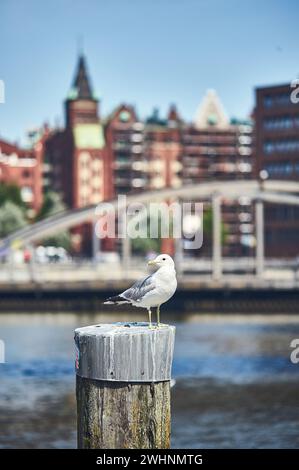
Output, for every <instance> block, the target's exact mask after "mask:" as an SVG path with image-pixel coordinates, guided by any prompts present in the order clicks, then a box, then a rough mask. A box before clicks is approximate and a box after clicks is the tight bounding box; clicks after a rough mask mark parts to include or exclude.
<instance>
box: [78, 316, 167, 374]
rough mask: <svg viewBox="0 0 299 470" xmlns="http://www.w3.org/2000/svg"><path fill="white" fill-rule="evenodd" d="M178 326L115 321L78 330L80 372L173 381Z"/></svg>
mask: <svg viewBox="0 0 299 470" xmlns="http://www.w3.org/2000/svg"><path fill="white" fill-rule="evenodd" d="M174 336H175V327H174V326H170V325H162V326H161V327H160V328H153V329H150V328H149V327H148V323H137V322H135V323H112V324H100V325H92V326H87V327H84V328H78V329H76V330H75V343H76V346H77V349H78V355H79V361H78V367H77V371H76V372H77V375H80V376H81V377H85V378H90V379H98V380H115V381H119V382H160V381H163V380H170V378H171V366H172V356H173V348H174Z"/></svg>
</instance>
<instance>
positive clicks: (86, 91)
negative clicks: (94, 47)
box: [69, 53, 95, 100]
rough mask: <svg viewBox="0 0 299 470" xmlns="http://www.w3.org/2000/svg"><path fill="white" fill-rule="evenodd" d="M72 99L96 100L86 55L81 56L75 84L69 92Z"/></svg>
mask: <svg viewBox="0 0 299 470" xmlns="http://www.w3.org/2000/svg"><path fill="white" fill-rule="evenodd" d="M69 98H70V99H76V100H78V99H79V100H80V99H81V100H94V99H95V98H94V95H93V91H92V87H91V84H90V80H89V76H88V73H87V67H86V61H85V57H84V55H83V54H82V53H81V54H80V56H79V61H78V66H77V71H76V74H75V78H74V82H73V86H72V89H71V92H70V94H69Z"/></svg>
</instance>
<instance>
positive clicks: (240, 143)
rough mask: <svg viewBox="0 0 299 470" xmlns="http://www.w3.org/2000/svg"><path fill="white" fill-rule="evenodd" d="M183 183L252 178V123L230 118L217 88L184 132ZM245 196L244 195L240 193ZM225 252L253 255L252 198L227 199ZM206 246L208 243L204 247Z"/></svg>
mask: <svg viewBox="0 0 299 470" xmlns="http://www.w3.org/2000/svg"><path fill="white" fill-rule="evenodd" d="M182 147H183V150H182V168H183V169H182V183H183V184H185V185H187V184H192V183H193V184H196V183H198V184H200V183H203V182H208V181H225V180H233V179H237V180H241V179H250V178H252V168H253V161H252V160H253V157H252V124H251V122H250V121H244V122H238V121H237V120H229V119H228V117H227V115H226V113H225V111H224V109H223V106H222V104H221V102H220V100H219V98H218V96H217V95H216V93H215V91H214V90H209V91H208V92H207V94H206V95H205V97H204V98H203V101H202V103H201V105H200V107H199V109H198V111H197V114H196V117H195V121H194V123H192V124H189V125H185V126H184V129H183V132H182ZM240 196H241V195H240ZM222 216H223V222H224V224H225V227H226V230H227V236H226V243H225V245H224V248H223V251H224V255H225V256H240V255H249V254H251V251H252V249H253V246H254V226H253V221H252V218H253V214H252V207H251V203H250V201H248V200H246V199H244V198H242V197H240V200H239V201H238V202H236V201H232V200H228V199H226V200H224V201H223V205H222ZM203 250H204V247H203V249H202V251H203Z"/></svg>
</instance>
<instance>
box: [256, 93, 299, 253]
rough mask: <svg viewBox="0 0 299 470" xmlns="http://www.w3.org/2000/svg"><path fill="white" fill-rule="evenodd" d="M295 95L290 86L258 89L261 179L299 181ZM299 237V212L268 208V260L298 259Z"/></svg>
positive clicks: (298, 116) (289, 208) (298, 123)
mask: <svg viewBox="0 0 299 470" xmlns="http://www.w3.org/2000/svg"><path fill="white" fill-rule="evenodd" d="M292 91H293V90H292V88H291V87H290V84H284V85H278V86H271V87H261V88H257V89H256V106H255V134H256V135H255V138H256V151H255V153H256V168H255V174H256V176H257V177H258V176H259V173H260V171H261V170H266V171H267V174H268V178H270V179H277V180H293V181H298V180H299V103H295V102H294V103H293V102H292V101H291V93H292ZM298 237H299V208H298V207H296V206H283V205H270V204H267V205H266V207H265V250H266V256H268V257H279V256H285V257H293V256H298V255H299V248H298ZM282 246H283V249H282Z"/></svg>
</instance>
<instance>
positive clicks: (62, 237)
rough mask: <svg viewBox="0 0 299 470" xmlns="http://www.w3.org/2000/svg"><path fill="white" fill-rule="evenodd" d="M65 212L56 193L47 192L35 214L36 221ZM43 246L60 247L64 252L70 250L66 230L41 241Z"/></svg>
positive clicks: (69, 241)
mask: <svg viewBox="0 0 299 470" xmlns="http://www.w3.org/2000/svg"><path fill="white" fill-rule="evenodd" d="M65 210H66V205H65V204H64V203H63V201H62V200H61V197H60V195H59V194H58V193H55V192H54V191H48V192H47V193H46V194H45V196H44V202H43V205H42V207H41V209H40V211H39V213H38V214H37V217H36V220H37V221H38V220H42V219H45V218H47V217H51V216H52V215H55V214H58V213H59V212H63V211H65ZM43 245H45V246H62V247H63V248H65V249H66V250H70V248H71V237H70V233H69V231H68V230H64V231H62V232H59V233H57V234H55V235H52V236H51V237H49V238H46V239H44V240H43Z"/></svg>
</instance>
